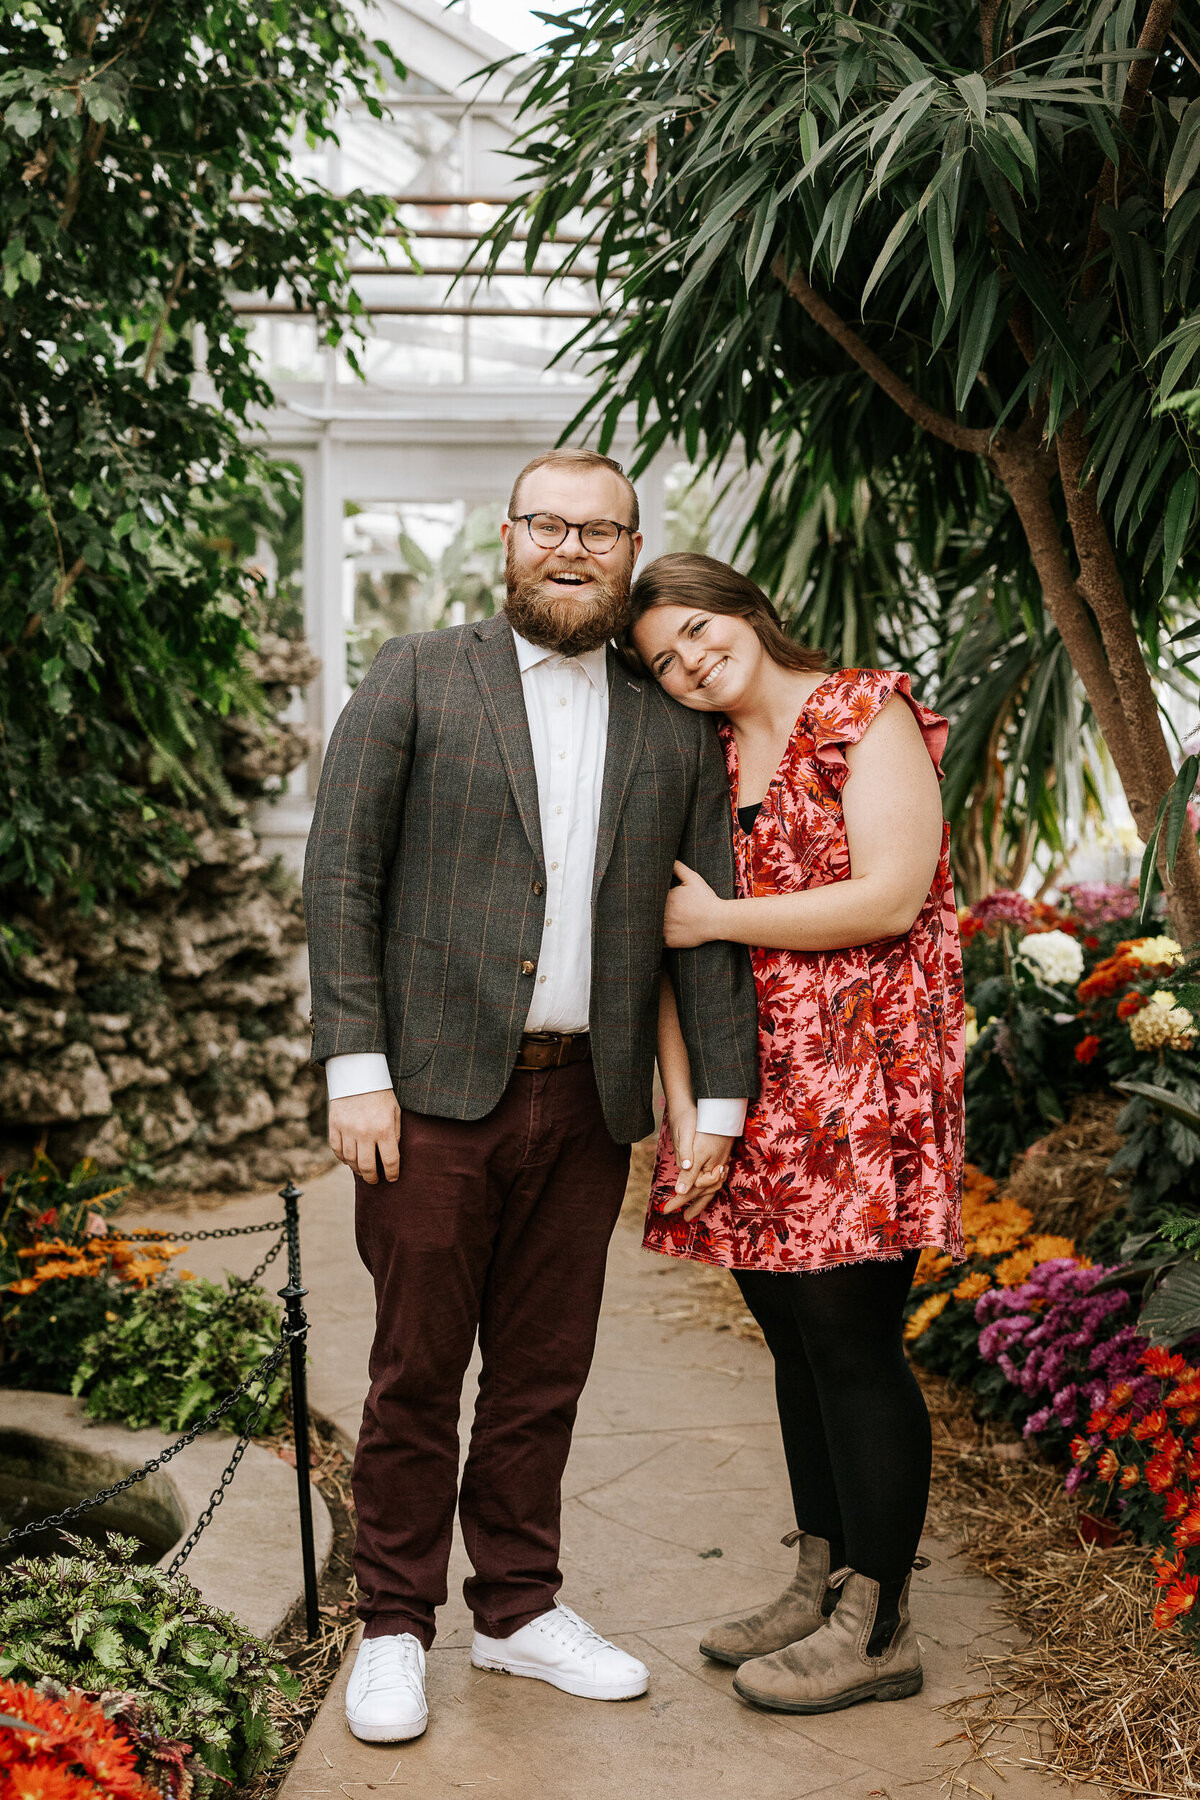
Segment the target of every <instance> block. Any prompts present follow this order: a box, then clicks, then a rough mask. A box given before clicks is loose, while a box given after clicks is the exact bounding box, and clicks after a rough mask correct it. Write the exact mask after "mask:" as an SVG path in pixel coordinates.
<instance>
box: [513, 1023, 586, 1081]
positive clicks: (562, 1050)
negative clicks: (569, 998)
mask: <svg viewBox="0 0 1200 1800" xmlns="http://www.w3.org/2000/svg"><path fill="white" fill-rule="evenodd" d="M591 1054H592V1040H591V1038H590V1036H589V1035H588V1033H587V1032H586V1031H523V1032H522V1033H521V1049H520V1052H519V1054H518V1056H517V1068H518V1069H523V1070H529V1071H534V1072H537V1071H540V1070H542V1069H563V1068H565V1067H566V1066H567V1064H568V1063H578V1062H586V1061H587V1059H588V1057H589V1056H590V1055H591Z"/></svg>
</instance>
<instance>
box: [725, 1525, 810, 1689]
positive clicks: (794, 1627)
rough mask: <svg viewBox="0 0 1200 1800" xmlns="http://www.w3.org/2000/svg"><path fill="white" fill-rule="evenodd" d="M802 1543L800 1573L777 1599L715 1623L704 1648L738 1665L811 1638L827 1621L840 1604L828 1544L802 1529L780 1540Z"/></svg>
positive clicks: (735, 1665) (797, 1561)
mask: <svg viewBox="0 0 1200 1800" xmlns="http://www.w3.org/2000/svg"><path fill="white" fill-rule="evenodd" d="M781 1542H783V1543H784V1544H787V1545H788V1546H789V1547H790V1546H791V1545H792V1544H798V1545H799V1549H798V1551H797V1553H796V1573H795V1574H794V1575H793V1577H792V1579H791V1581H790V1582H789V1583H788V1585H787V1587H785V1588H784V1590H783V1592H782V1594H780V1596H779V1598H778V1599H777V1600H772V1601H771V1603H770V1605H769V1606H764V1607H761V1608H760V1610H759V1611H758V1612H753V1613H748V1614H747V1615H746V1616H745V1617H743V1618H740V1619H726V1620H724V1622H723V1623H722V1624H720V1625H714V1626H713V1628H712V1630H711V1631H710V1632H709V1633H708V1636H707V1637H705V1638H703V1639H702V1640H701V1644H700V1649H701V1651H702V1652H703V1654H704V1655H705V1656H711V1658H712V1660H713V1661H714V1662H720V1663H730V1664H732V1666H733V1667H734V1668H735V1669H736V1668H737V1667H738V1666H739V1665H740V1664H741V1663H744V1662H745V1661H746V1660H747V1659H748V1658H749V1657H752V1656H769V1655H770V1653H771V1652H772V1651H773V1650H782V1649H784V1648H785V1646H786V1645H788V1644H794V1643H796V1641H797V1640H798V1639H799V1638H805V1637H808V1636H809V1635H810V1634H811V1633H812V1632H814V1631H816V1630H818V1628H819V1627H820V1626H822V1625H823V1624H824V1623H825V1620H826V1618H827V1617H828V1615H829V1614H830V1613H831V1612H832V1611H833V1609H834V1607H835V1606H836V1605H837V1595H836V1594H835V1593H834V1592H833V1590H832V1589H831V1588H830V1586H829V1545H828V1544H827V1543H826V1542H825V1539H824V1538H819V1537H809V1536H808V1534H807V1533H806V1532H803V1531H789V1532H788V1534H787V1536H786V1537H785V1538H783V1539H782V1540H781Z"/></svg>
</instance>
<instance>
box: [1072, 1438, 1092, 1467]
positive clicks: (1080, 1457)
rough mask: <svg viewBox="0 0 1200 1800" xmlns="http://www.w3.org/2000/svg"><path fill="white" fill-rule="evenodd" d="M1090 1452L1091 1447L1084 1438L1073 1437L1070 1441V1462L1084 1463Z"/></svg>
mask: <svg viewBox="0 0 1200 1800" xmlns="http://www.w3.org/2000/svg"><path fill="white" fill-rule="evenodd" d="M1091 1451H1092V1446H1091V1445H1090V1444H1089V1443H1088V1441H1087V1439H1086V1438H1085V1437H1073V1438H1072V1439H1071V1461H1072V1462H1077V1463H1081V1462H1086V1461H1087V1459H1088V1457H1089V1456H1090V1455H1091Z"/></svg>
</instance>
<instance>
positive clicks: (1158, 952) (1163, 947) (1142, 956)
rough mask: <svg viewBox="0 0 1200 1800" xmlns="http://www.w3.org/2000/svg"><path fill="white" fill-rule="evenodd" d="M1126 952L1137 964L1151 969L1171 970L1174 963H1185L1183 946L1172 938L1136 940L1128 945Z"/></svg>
mask: <svg viewBox="0 0 1200 1800" xmlns="http://www.w3.org/2000/svg"><path fill="white" fill-rule="evenodd" d="M1126 950H1127V953H1128V954H1129V955H1130V956H1132V957H1133V960H1134V961H1135V962H1140V963H1146V964H1147V965H1148V966H1150V967H1155V966H1159V967H1162V968H1167V969H1169V968H1170V967H1171V965H1172V964H1173V963H1177V962H1182V961H1183V946H1182V945H1181V944H1177V943H1176V942H1175V939H1174V938H1170V937H1147V938H1134V939H1133V941H1132V942H1131V943H1129V944H1127V945H1126Z"/></svg>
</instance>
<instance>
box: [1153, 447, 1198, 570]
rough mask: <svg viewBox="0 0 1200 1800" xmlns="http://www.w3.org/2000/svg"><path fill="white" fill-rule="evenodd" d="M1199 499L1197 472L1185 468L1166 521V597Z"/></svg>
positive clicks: (1164, 551)
mask: <svg viewBox="0 0 1200 1800" xmlns="http://www.w3.org/2000/svg"><path fill="white" fill-rule="evenodd" d="M1198 498H1200V483H1198V482H1197V479H1196V472H1195V470H1194V469H1186V470H1185V471H1184V473H1183V474H1182V475H1181V476H1180V477H1179V478H1178V480H1177V481H1176V483H1175V485H1174V487H1173V488H1172V489H1171V494H1170V498H1169V499H1168V501H1167V510H1166V515H1165V517H1164V521H1163V565H1162V566H1163V577H1162V592H1163V595H1164V596H1165V595H1166V593H1167V590H1168V589H1169V587H1170V585H1171V582H1172V579H1173V578H1174V575H1175V571H1176V569H1177V568H1178V567H1179V559H1180V557H1181V556H1182V554H1183V547H1184V544H1185V543H1186V542H1187V539H1188V533H1189V532H1190V531H1191V528H1192V520H1193V519H1194V518H1195V515H1196V502H1197V499H1198Z"/></svg>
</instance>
